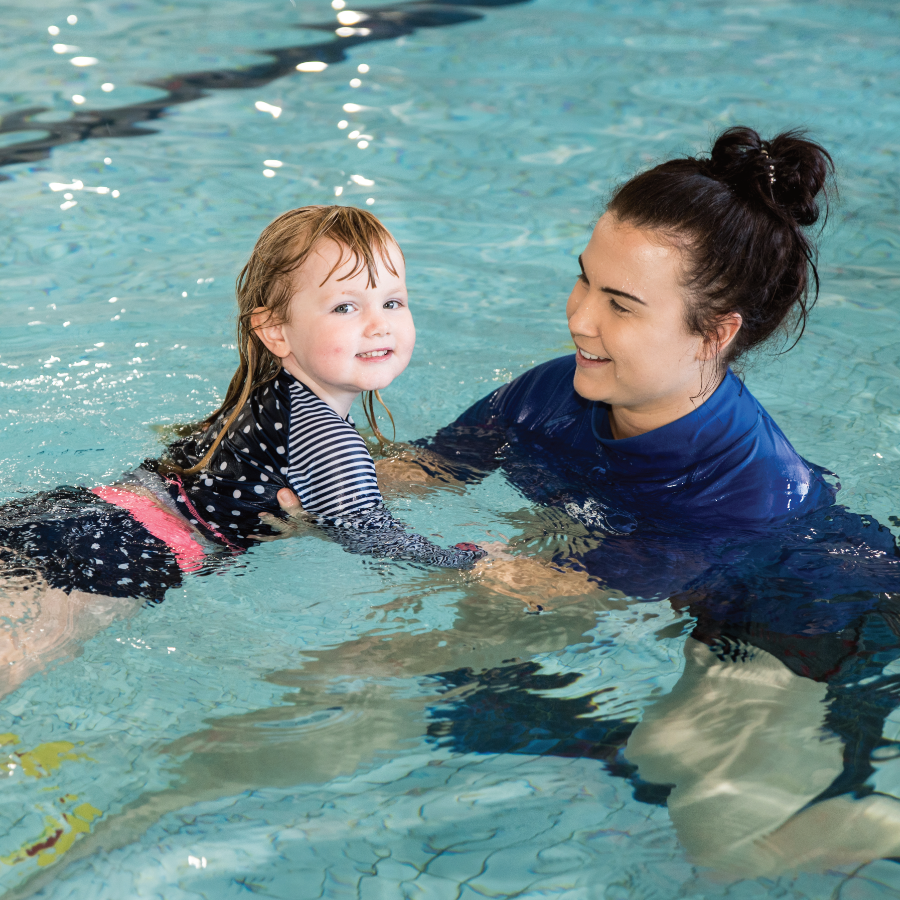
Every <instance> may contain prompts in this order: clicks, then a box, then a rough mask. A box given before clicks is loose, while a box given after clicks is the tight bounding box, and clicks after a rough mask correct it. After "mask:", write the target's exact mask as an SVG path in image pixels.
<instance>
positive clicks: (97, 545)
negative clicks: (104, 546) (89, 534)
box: [91, 544, 100, 550]
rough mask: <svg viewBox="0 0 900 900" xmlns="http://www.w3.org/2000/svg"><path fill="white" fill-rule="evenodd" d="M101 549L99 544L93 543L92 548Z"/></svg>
mask: <svg viewBox="0 0 900 900" xmlns="http://www.w3.org/2000/svg"><path fill="white" fill-rule="evenodd" d="M99 549H100V545H99V544H91V550H99Z"/></svg>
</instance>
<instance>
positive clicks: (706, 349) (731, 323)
mask: <svg viewBox="0 0 900 900" xmlns="http://www.w3.org/2000/svg"><path fill="white" fill-rule="evenodd" d="M743 324H744V319H743V317H742V316H741V314H740V313H739V312H731V313H728V314H727V315H724V316H722V318H721V319H719V321H718V322H717V323H716V325H715V327H714V328H713V330H712V332H711V333H710V334H709V335H708V336H707V338H706V340H704V342H703V344H702V345H701V347H700V359H701V360H703V361H704V362H707V361H709V360H711V359H715V358H716V357H717V356H718V355H719V354H720V353H723V352H724V351H725V350H726V349H727V348H728V345H729V344H730V343H731V342H732V341H733V340H734V339H735V338H736V337H737V333H738V332H739V331H740V330H741V325H743Z"/></svg>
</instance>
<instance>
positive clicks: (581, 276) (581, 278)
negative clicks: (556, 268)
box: [578, 272, 588, 287]
mask: <svg viewBox="0 0 900 900" xmlns="http://www.w3.org/2000/svg"><path fill="white" fill-rule="evenodd" d="M578 280H579V281H580V282H581V283H582V284H583V285H584V286H585V287H587V286H588V280H587V275H585V274H584V272H579V273H578Z"/></svg>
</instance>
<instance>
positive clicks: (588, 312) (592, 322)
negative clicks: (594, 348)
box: [566, 285, 600, 337]
mask: <svg viewBox="0 0 900 900" xmlns="http://www.w3.org/2000/svg"><path fill="white" fill-rule="evenodd" d="M579 294H580V295H581V296H578V295H579ZM596 312H597V310H596V308H595V304H594V302H593V300H592V299H591V297H590V296H586V295H585V294H584V292H581V291H579V289H578V285H576V286H575V290H574V291H572V294H571V296H570V297H569V302H568V304H567V307H566V313H567V314H568V317H569V331H571V332H572V334H583V335H585V336H586V337H587V336H596V335H598V334H599V333H600V329H599V327H598V321H597V318H598V317H597V315H596Z"/></svg>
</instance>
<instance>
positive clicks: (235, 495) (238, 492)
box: [232, 491, 241, 500]
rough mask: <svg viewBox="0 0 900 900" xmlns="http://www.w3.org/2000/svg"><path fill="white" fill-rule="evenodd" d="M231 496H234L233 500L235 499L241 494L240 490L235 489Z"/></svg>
mask: <svg viewBox="0 0 900 900" xmlns="http://www.w3.org/2000/svg"><path fill="white" fill-rule="evenodd" d="M232 496H233V497H234V499H235V500H237V498H238V497H240V496H241V492H240V491H235V492H234V493H233V494H232Z"/></svg>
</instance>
